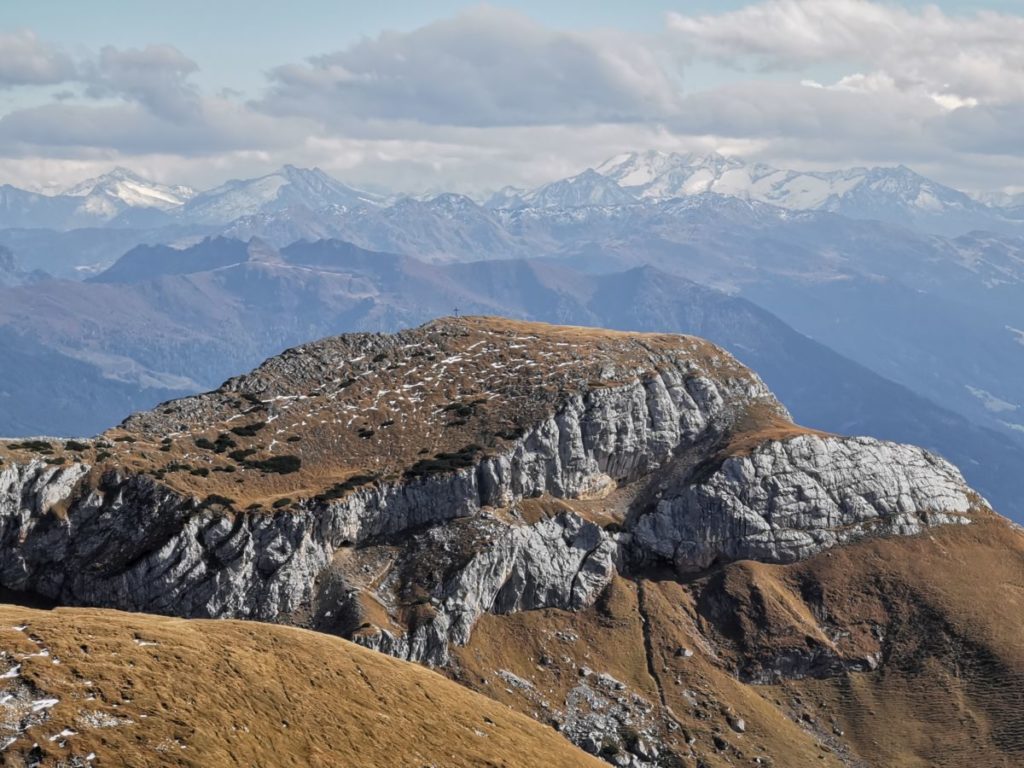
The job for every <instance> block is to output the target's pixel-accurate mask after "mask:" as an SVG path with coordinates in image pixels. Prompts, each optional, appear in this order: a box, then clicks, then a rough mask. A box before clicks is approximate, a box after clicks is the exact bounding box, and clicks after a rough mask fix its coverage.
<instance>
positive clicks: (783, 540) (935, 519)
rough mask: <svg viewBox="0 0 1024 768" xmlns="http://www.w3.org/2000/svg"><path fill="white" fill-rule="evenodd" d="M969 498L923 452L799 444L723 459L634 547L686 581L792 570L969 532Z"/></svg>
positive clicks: (671, 498)
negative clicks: (958, 529) (785, 566)
mask: <svg viewBox="0 0 1024 768" xmlns="http://www.w3.org/2000/svg"><path fill="white" fill-rule="evenodd" d="M972 496H973V494H972V493H971V492H970V491H969V489H968V488H967V485H966V484H965V483H964V480H963V477H962V476H961V475H960V472H959V471H958V470H957V469H956V468H955V467H954V466H953V465H951V464H949V463H948V462H946V461H944V460H942V459H941V458H939V457H937V456H934V455H933V454H930V453H928V452H927V451H925V450H922V449H920V448H916V447H914V446H908V445H897V444H894V443H883V442H880V441H878V440H872V439H870V438H864V437H861V438H836V437H818V436H816V435H802V436H798V437H794V438H792V439H790V440H785V441H770V442H766V443H762V444H761V445H758V446H757V447H756V448H754V449H753V450H752V451H751V452H750V454H749V455H743V456H732V457H729V458H726V459H725V460H724V461H722V462H721V465H720V466H719V467H718V468H717V469H715V470H714V471H713V472H711V474H710V475H709V476H708V477H706V478H700V479H696V480H695V479H693V478H691V479H689V480H688V481H687V482H686V483H685V484H684V485H683V487H681V488H679V489H677V490H676V491H674V492H672V493H671V494H666V495H665V497H664V498H662V499H661V500H660V501H659V502H658V503H657V504H656V506H655V508H654V509H653V510H652V511H650V512H648V513H646V514H643V515H641V516H640V518H639V519H638V521H637V523H636V526H635V528H634V530H633V546H634V548H635V551H636V552H637V553H638V554H639V556H640V557H645V556H651V555H653V556H656V557H658V558H663V559H666V560H670V561H672V563H673V564H674V565H675V567H676V569H677V570H678V571H679V572H680V573H687V572H696V571H701V570H704V569H706V568H708V567H709V566H710V565H711V564H712V563H714V562H716V561H719V562H730V561H733V560H744V559H750V560H760V561H762V562H772V563H790V562H794V561H796V560H799V559H802V558H805V557H809V556H811V555H814V554H817V553H818V552H821V551H822V550H824V549H827V548H829V547H832V546H835V545H836V544H841V543H842V542H844V541H850V540H852V539H855V538H858V537H861V536H864V535H866V534H869V533H873V534H899V535H911V534H915V533H920V532H921V530H923V529H924V528H926V527H927V526H929V525H942V524H948V523H966V522H967V518H966V516H965V515H966V513H967V512H968V511H969V510H970V509H971V507H972V506H973V505H974V501H973V500H972Z"/></svg>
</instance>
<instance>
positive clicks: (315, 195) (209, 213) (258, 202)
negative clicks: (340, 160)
mask: <svg viewBox="0 0 1024 768" xmlns="http://www.w3.org/2000/svg"><path fill="white" fill-rule="evenodd" d="M381 201H382V199H381V198H380V197H379V196H378V195H374V194H371V193H369V192H364V191H362V190H359V189H355V188H353V187H349V186H347V185H346V184H343V183H341V182H340V181H338V180H337V179H335V178H334V177H332V176H330V175H329V174H327V173H325V172H324V171H322V170H320V169H319V168H297V167H296V166H294V165H285V166H283V167H281V168H279V169H278V170H276V171H274V172H273V173H268V174H266V175H265V176H260V177H257V178H255V179H233V180H231V181H228V182H225V183H224V184H221V185H220V186H219V187H215V188H214V189H211V190H209V191H207V192H203V193H202V194H199V195H196V197H195V198H194V199H192V200H191V201H190V202H189V204H188V205H187V206H186V207H185V209H184V210H185V213H186V214H187V215H188V216H189V217H190V218H192V219H193V220H194V221H198V222H201V223H208V224H214V223H227V222H230V221H234V220H235V219H239V218H242V217H243V216H252V215H254V214H258V213H269V212H272V211H280V210H283V209H286V208H293V207H301V208H306V209H308V210H310V211H319V210H322V209H325V208H329V207H331V206H346V207H350V206H364V205H379V204H380V203H381Z"/></svg>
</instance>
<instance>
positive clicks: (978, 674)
mask: <svg viewBox="0 0 1024 768" xmlns="http://www.w3.org/2000/svg"><path fill="white" fill-rule="evenodd" d="M0 454H2V460H3V464H0V488H2V489H6V490H5V491H4V493H3V495H0V553H2V557H0V563H3V564H4V566H3V567H2V568H0V586H3V587H4V588H7V589H10V590H15V591H17V592H20V593H22V594H25V593H29V594H33V595H35V596H37V597H38V598H43V599H46V600H50V601H55V602H57V603H66V604H88V605H97V606H107V607H115V608H122V609H131V610H136V611H148V612H156V613H174V614H177V615H180V616H185V617H221V618H246V619H258V620H264V621H273V622H278V623H290V624H298V625H300V626H304V627H309V628H313V629H316V630H319V631H322V632H326V633H331V634H337V635H341V636H343V637H345V638H349V639H351V640H353V641H355V642H356V643H359V644H361V645H364V646H366V647H368V648H371V649H374V650H379V651H382V652H385V653H388V654H390V655H394V656H398V657H400V658H402V659H406V660H412V661H419V662H422V663H426V664H430V665H433V666H435V667H437V668H438V669H439V670H440V671H442V672H444V673H445V674H447V675H449V676H451V677H452V678H453V679H455V680H457V681H458V682H461V683H463V684H464V685H466V686H468V687H470V688H473V689H475V690H477V691H479V692H481V693H484V694H486V695H488V696H490V697H492V698H494V699H497V700H498V701H500V702H503V703H507V704H509V705H510V706H512V707H513V708H515V709H518V710H520V711H521V712H524V713H526V714H529V715H531V716H532V717H534V718H537V719H540V720H542V721H543V722H546V723H549V724H551V725H554V726H555V727H556V728H557V729H558V730H559V731H560V732H561V733H562V734H563V735H564V736H565V737H566V738H568V739H569V740H570V741H572V742H574V743H575V744H577V745H579V746H580V747H581V748H582V749H584V750H585V751H588V752H591V753H592V754H595V755H599V756H601V757H603V758H604V759H606V760H608V761H610V762H613V763H614V764H616V765H629V766H634V768H654V766H660V765H666V764H669V765H679V764H685V762H682V761H691V762H693V761H699V762H700V763H703V764H705V765H708V766H715V767H717V766H726V765H735V764H737V763H738V761H741V760H743V761H749V760H751V759H754V758H757V759H759V760H760V761H761V764H766V763H774V764H776V765H809V764H815V765H819V764H820V765H825V766H835V767H836V768H838V766H849V765H858V764H870V765H899V764H913V763H914V762H915V761H917V763H918V764H921V763H924V764H936V765H943V764H948V765H956V764H958V763H955V762H951V760H953V759H961V758H963V757H964V755H965V753H964V751H963V749H964V747H963V745H964V744H968V745H969V749H970V752H971V755H972V757H973V758H974V759H975V760H978V759H982V758H984V759H987V760H988V762H989V763H990V764H999V761H1000V760H1002V759H1003V758H1004V757H1007V756H1008V755H1009V754H1010V751H1011V750H1012V749H1013V746H1012V743H1011V742H1010V741H1008V740H1006V739H1003V738H1002V737H1001V736H1000V734H1002V733H1005V732H1007V731H1008V730H1012V729H1013V728H1014V727H1015V726H1014V723H1015V722H1016V721H1015V718H1016V708H1015V701H1016V699H1015V697H1016V691H1017V684H1016V683H1015V682H1011V683H1010V684H1008V685H1006V684H1003V685H996V684H994V681H996V680H1003V681H1005V680H1011V681H1015V680H1020V679H1021V677H1022V671H1024V659H1022V658H1021V656H1020V644H1019V633H1020V631H1021V629H1022V626H1021V619H1020V615H1019V611H1017V610H1016V608H1015V601H1014V593H1013V589H1015V587H1013V585H1014V584H1018V583H1021V581H1022V579H1024V570H1022V569H1024V566H1022V563H1024V538H1022V535H1021V533H1020V532H1019V531H1018V530H1017V529H1015V528H1012V527H1011V526H1010V525H1009V524H1008V523H1007V522H1006V521H1005V520H1002V519H1001V518H999V517H998V516H997V515H995V513H994V512H992V510H991V509H989V507H988V505H987V504H986V503H985V501H984V500H983V499H982V498H980V497H979V496H978V495H977V494H976V493H975V492H974V491H972V490H971V489H970V488H969V487H968V486H967V485H966V484H965V483H964V481H963V479H962V477H961V476H960V473H959V472H958V471H957V470H956V469H955V468H954V467H953V466H952V465H950V464H949V463H947V462H945V461H944V460H942V459H941V458H939V457H937V456H935V455H933V454H931V453H929V452H927V451H925V450H922V449H919V448H916V447H913V446H909V445H900V444H895V443H887V442H883V441H878V440H873V439H868V438H854V437H841V436H837V435H833V434H828V433H824V432H819V431H816V430H813V429H808V428H804V427H800V426H797V425H795V424H793V423H792V421H791V420H790V419H789V417H788V414H787V413H786V411H785V409H784V408H783V407H782V406H781V405H780V404H779V403H778V401H777V400H776V399H775V398H774V396H773V395H772V394H771V392H770V391H769V390H768V389H767V387H766V386H765V385H764V384H763V382H762V381H761V380H760V379H759V378H758V377H757V375H756V374H754V373H753V372H751V371H750V370H748V369H746V368H744V367H743V366H742V365H740V364H739V363H738V362H737V361H736V360H735V359H734V358H732V357H731V356H730V355H729V354H727V353H726V352H724V351H723V350H721V349H719V348H718V347H715V346H714V345H712V344H710V343H708V342H706V341H703V340H701V339H698V338H695V337H689V336H677V335H666V334H634V333H621V332H611V331H604V330H597V329H586V328H576V327H563V326H550V325H543V324H538V323H523V322H515V321H509V320H502V319H498V318H482V317H469V318H447V319H442V320H438V321H435V322H431V323H428V324H427V325H424V326H422V327H420V328H417V329H413V330H410V331H404V332H401V333H398V334H394V335H381V334H353V335H347V336H340V337H334V338H329V339H324V340H322V341H319V342H315V343H310V344H305V345H302V346H301V347H296V348H294V349H291V350H289V351H287V352H286V353H284V354H282V355H280V356H278V357H276V358H272V359H270V360H268V361H267V362H266V363H264V364H263V365H262V366H260V367H259V368H257V369H256V370H254V371H253V372H252V373H250V374H246V375H244V376H240V377H237V378H234V379H231V380H229V381H227V382H225V384H224V385H223V386H222V387H220V388H219V389H217V390H216V391H213V392H209V393H206V394H203V395H199V396H195V397H190V398H185V399H183V400H178V401H173V402H169V403H165V404H164V405H162V406H160V407H158V408H157V409H155V410H153V411H149V412H146V413H140V414H137V415H136V416H133V417H131V418H130V419H128V420H126V421H125V422H124V423H123V424H122V425H121V426H120V427H118V428H116V429H113V430H110V431H109V432H107V433H105V434H104V435H102V436H101V437H100V438H98V439H97V440H94V441H87V442H79V441H69V442H59V441H45V440H31V441H23V442H7V443H0ZM951 560H953V561H956V562H963V563H964V564H965V566H964V567H965V568H966V564H967V563H970V564H972V567H973V568H978V569H984V573H981V572H978V575H977V577H972V578H969V579H964V578H962V577H961V576H960V575H959V574H961V573H963V572H964V569H963V568H961V569H956V568H950V567H949V562H950V561H951ZM137 631H138V630H137ZM137 637H138V636H137ZM143 639H144V640H145V639H147V638H145V637H144V636H143ZM922 666H923V667H924V668H925V671H924V672H922ZM11 679H13V678H11ZM169 706H170V705H169ZM954 722H959V723H960V726H959V727H958V729H957V731H956V732H957V734H958V736H959V737H962V736H963V733H964V729H966V731H967V732H968V734H969V735H970V736H971V738H970V740H966V739H962V740H960V741H958V742H957V743H953V742H952V741H951V740H950V739H949V734H950V732H951V728H950V727H949V726H950V724H951V723H954ZM883 723H884V724H885V728H884V729H882V728H881V725H882V724H883ZM965 723H966V724H965ZM146 727H148V726H146ZM142 730H143V731H144V730H145V728H142ZM883 732H884V737H880V733H883ZM32 733H34V732H32ZM32 733H29V734H28V736H27V737H26V738H27V743H31V739H32V738H33V735H32ZM922 733H923V734H925V737H924V738H920V734H922ZM63 738H65V740H66V741H67V743H69V744H74V736H73V735H67V736H65V737H63ZM37 741H38V740H37ZM958 745H959V746H958ZM27 748H28V747H27V744H26V749H27ZM944 761H945V762H944Z"/></svg>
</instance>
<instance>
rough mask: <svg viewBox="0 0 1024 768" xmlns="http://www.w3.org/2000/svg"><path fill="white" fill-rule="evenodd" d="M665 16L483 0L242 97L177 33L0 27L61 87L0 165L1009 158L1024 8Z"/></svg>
mask: <svg viewBox="0 0 1024 768" xmlns="http://www.w3.org/2000/svg"><path fill="white" fill-rule="evenodd" d="M667 18H668V20H667V23H666V26H665V28H664V29H663V30H662V31H661V32H660V33H654V34H645V35H639V34H633V33H626V32H615V31H595V30H581V29H576V30H560V29H553V28H549V27H546V26H544V25H541V24H539V23H537V22H535V21H532V20H531V19H529V18H528V17H526V16H524V15H522V14H520V13H516V12H512V11H508V10H501V9H498V8H494V7H491V6H482V7H479V8H476V9H474V10H471V11H467V12H464V13H460V14H458V15H455V16H453V17H450V18H446V19H441V20H438V21H435V22H433V23H430V24H427V25H425V26H422V27H420V28H418V29H414V30H412V31H408V32H385V33H381V34H379V35H377V36H375V37H372V38H364V39H363V40H361V41H359V42H356V43H354V44H351V45H348V46H347V47H344V48H341V49H340V50H337V51H334V52H331V53H324V54H322V55H316V56H312V57H310V58H307V59H304V60H301V61H293V62H291V63H285V64H281V65H279V66H276V67H273V68H272V69H270V70H269V71H268V74H267V81H266V85H265V89H264V90H263V91H262V92H261V93H256V94H250V95H249V100H248V101H245V100H244V97H242V96H241V95H240V94H238V93H237V92H234V91H231V90H230V89H226V88H221V87H218V85H219V84H216V83H213V84H210V85H209V89H210V90H209V91H204V89H203V88H200V87H199V86H198V85H197V84H196V81H197V80H198V78H197V77H196V75H197V73H198V72H199V66H200V62H198V61H196V60H194V59H192V58H191V57H190V56H188V55H186V53H184V52H183V51H182V50H180V49H179V48H176V47H174V46H172V45H168V44H161V45H146V46H139V47H134V48H114V47H106V48H102V49H100V50H97V51H94V52H92V53H88V52H86V53H82V54H80V55H79V57H78V58H77V59H76V60H74V61H72V60H70V59H68V58H67V57H66V56H63V55H62V54H61V53H60V52H59V51H57V50H56V49H53V48H52V47H50V46H47V45H45V44H44V43H42V42H40V41H39V40H37V39H36V38H35V37H34V36H33V35H32V34H31V33H19V35H16V36H13V38H16V39H17V40H18V41H19V43H18V46H14V45H12V44H10V43H9V42H5V41H9V40H10V39H12V37H11V36H8V37H2V36H0V53H3V54H10V55H3V56H0V88H2V87H5V86H6V87H9V88H10V87H14V86H15V85H16V84H22V85H26V86H32V85H35V86H38V85H53V86H57V87H55V88H50V89H45V90H46V91H47V92H44V89H40V88H38V87H36V88H32V87H27V88H26V89H25V91H26V92H27V93H29V94H30V95H31V99H27V100H22V101H21V102H18V103H20V104H21V106H19V107H17V108H14V109H12V110H11V111H9V112H8V113H7V114H5V115H2V116H0V172H3V171H9V172H11V173H16V174H18V178H23V177H24V176H25V175H26V174H31V173H33V172H34V171H33V169H44V170H42V171H39V172H40V173H50V172H54V173H56V172H59V173H62V174H65V173H66V174H72V173H78V171H79V170H80V169H81V168H83V167H84V165H89V167H90V171H92V172H94V171H95V170H101V169H97V168H94V167H93V164H100V163H103V162H108V163H110V164H114V163H119V164H125V165H130V166H136V165H137V166H139V167H145V168H151V169H154V172H157V173H159V174H160V175H161V177H162V178H164V179H166V180H171V181H180V182H184V183H193V184H196V185H199V186H203V185H205V184H209V183H212V182H218V181H221V180H222V179H223V178H224V176H227V175H234V176H246V175H256V174H259V173H263V172H267V171H269V170H270V169H271V168H272V167H273V166H275V165H280V164H282V163H286V162H290V163H295V164H300V165H320V166H321V167H324V168H325V169H327V170H329V171H332V172H334V173H336V174H338V175H339V176H340V177H342V178H345V179H346V180H348V181H350V182H352V183H357V184H364V185H370V186H378V187H380V186H384V187H391V188H393V189H395V190H397V191H422V190H424V189H440V188H444V187H448V188H455V189H459V190H464V191H479V190H481V189H482V188H485V187H491V188H494V187H498V186H501V185H503V184H505V183H513V184H520V185H532V184H538V183H542V182H544V181H547V180H550V179H552V178H554V177H558V176H564V175H569V174H571V173H575V172H578V171H579V170H582V169H583V168H584V167H586V166H588V165H595V164H597V163H599V162H601V161H602V160H603V159H605V157H607V156H609V155H612V154H616V153H618V152H621V151H625V150H632V149H645V148H658V149H665V150H672V151H677V150H678V151H684V150H697V151H703V150H708V151H709V150H713V149H717V150H720V151H724V152H726V153H739V154H742V155H745V156H747V157H749V158H751V159H757V160H762V161H765V162H770V163H773V164H777V165H781V166H794V165H795V166H796V167H816V168H823V167H840V166H847V165H853V164H879V163H898V162H903V163H908V164H913V165H914V166H915V167H916V168H919V169H921V170H924V171H927V172H931V173H934V174H935V175H936V176H937V177H938V178H939V180H941V181H945V182H947V183H951V184H957V183H960V182H961V181H962V182H963V183H965V184H968V185H970V186H972V187H975V188H977V187H981V186H1006V185H1008V184H1011V183H1014V182H1016V181H1017V180H1018V179H1019V177H1020V174H1021V173H1024V160H1022V159H1021V157H1020V155H1021V154H1022V153H1024V145H1022V139H1021V137H1022V136H1024V46H1021V45H1020V44H1019V42H1018V41H1019V40H1021V39H1024V16H1012V15H1008V14H1002V15H1000V14H995V13H975V14H970V15H963V16H955V15H951V14H947V13H944V12H943V11H941V10H939V9H937V8H934V7H921V8H917V7H914V8H909V7H901V6H899V5H896V4H892V3H881V2H868V1H867V0H767V1H762V2H752V3H750V4H748V5H746V6H744V7H742V8H739V9H738V10H732V11H727V12H721V13H714V14H706V15H683V14H670V15H669V16H668V17H667ZM19 46H20V47H19ZM15 50H18V51H21V53H19V54H18V55H16V56H15V55H13V53H12V52H14V51H15ZM695 65H696V66H695ZM709 72H710V74H711V76H710V78H709V79H708V84H707V85H702V83H701V81H700V79H699V78H700V77H703V76H707V75H708V73H709ZM32 99H35V103H32ZM11 103H15V102H13V100H12V102H11ZM3 158H6V159H3ZM58 161H60V162H58ZM62 163H63V164H62ZM54 168H58V169H63V170H60V171H52V169H54ZM0 180H4V179H2V178H0Z"/></svg>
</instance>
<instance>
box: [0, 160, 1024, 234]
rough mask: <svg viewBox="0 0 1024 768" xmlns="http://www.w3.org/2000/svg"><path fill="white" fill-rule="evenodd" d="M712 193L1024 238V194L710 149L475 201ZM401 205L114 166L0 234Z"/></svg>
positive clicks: (270, 181) (325, 188)
mask: <svg viewBox="0 0 1024 768" xmlns="http://www.w3.org/2000/svg"><path fill="white" fill-rule="evenodd" d="M709 192H710V193H714V194H718V195H725V196H728V197H734V198H737V199H739V200H745V201H754V202H761V203H767V204H769V205H773V206H778V207H780V208H783V209H786V210H790V211H827V212H830V213H838V214H841V215H843V216H847V217H850V218H857V219H878V220H881V221H888V222H892V223H898V224H901V225H909V226H912V227H914V228H915V229H918V230H919V231H922V232H932V233H936V234H944V235H958V234H963V233H965V232H969V231H971V230H975V229H980V230H986V231H994V232H1002V233H1008V232H1009V233H1019V232H1024V214H1022V212H1021V209H1022V208H1024V195H1017V196H1014V195H988V196H981V197H980V198H979V199H975V198H972V197H970V196H968V195H967V194H965V193H963V192H960V191H957V190H955V189H952V188H950V187H947V186H944V185H942V184H939V183H937V182H935V181H932V180H930V179H927V178H925V177H924V176H921V175H919V174H917V173H915V172H914V171H912V170H910V169H909V168H906V167H905V166H897V167H876V168H849V169H843V170H836V171H794V170H786V169H780V168H775V167H773V166H770V165H766V164H764V163H747V162H744V161H742V160H740V159H738V158H734V157H725V156H723V155H720V154H717V153H710V154H703V155H702V154H692V153H691V154H678V153H666V152H658V151H654V150H652V151H647V152H630V153H626V154H622V155H618V156H616V157H613V158H610V159H609V160H607V161H605V162H604V163H602V164H600V165H599V166H598V167H597V168H596V169H587V170H585V171H583V172H582V173H580V174H578V175H576V176H572V177H570V178H566V179H560V180H557V181H553V182H550V183H548V184H544V185H542V186H540V187H538V188H536V189H531V190H526V189H517V188H513V187H506V188H504V189H502V190H500V191H499V192H497V193H495V194H493V195H491V196H490V197H489V198H488V199H487V200H486V201H484V205H485V207H487V208H491V209H501V210H509V209H516V208H568V209H571V208H580V207H588V206H622V205H631V204H634V205H635V204H642V203H645V202H649V201H663V200H670V199H675V198H687V197H693V196H697V195H703V194H706V193H709ZM442 197H443V195H442ZM406 199H407V198H403V197H401V196H395V197H393V198H385V197H384V196H381V195H378V194H374V193H370V192H366V191H363V190H359V189H356V188H354V187H350V186H348V185H346V184H344V183H342V182H340V181H338V180H337V179H334V178H332V177H331V176H329V175H328V174H327V173H325V172H324V171H322V170H320V169H319V168H312V169H303V168H296V167H295V166H291V165H286V166H284V167H282V168H280V169H279V170H277V171H275V172H273V173H269V174H267V175H265V176H260V177H257V178H254V179H234V180H231V181H228V182H225V183H224V184H221V185H220V186H218V187H215V188H213V189H210V190H206V191H200V192H197V191H196V190H193V189H191V188H189V187H183V186H167V185H164V184H159V183H156V182H153V181H149V180H146V179H144V178H142V177H140V176H138V175H137V174H135V173H133V172H131V171H129V170H127V169H124V168H115V169H114V170H113V171H111V172H110V173H107V174H104V175H103V176H99V177H97V178H93V179H88V180H86V181H83V182H81V183H79V184H75V185H73V186H71V187H69V188H66V189H63V190H58V191H56V192H55V193H50V194H40V193H36V192H29V191H26V190H23V189H18V188H16V187H12V186H10V185H4V186H2V187H0V228H40V227H42V228H53V229H73V228H78V227H90V226H138V225H139V224H140V223H141V224H142V225H143V226H146V227H149V226H160V225H178V226H186V227H187V226H200V227H202V226H218V225H227V224H230V223H231V222H234V221H236V220H237V219H240V218H243V217H248V216H258V215H262V214H270V213H275V212H280V211H285V210H288V209H296V208H299V209H304V210H306V211H313V212H318V211H330V210H332V209H337V208H338V207H342V208H345V209H365V208H371V209H372V208H375V207H388V206H391V205H401V204H402V203H403V202H404V201H405V200H406ZM428 200H429V198H428ZM140 212H141V215H139V214H140ZM160 214H165V215H163V216H161V215H160Z"/></svg>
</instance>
